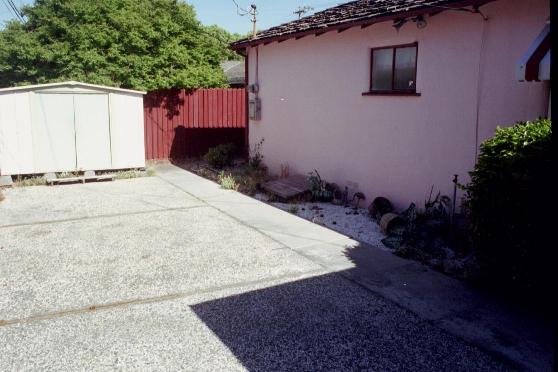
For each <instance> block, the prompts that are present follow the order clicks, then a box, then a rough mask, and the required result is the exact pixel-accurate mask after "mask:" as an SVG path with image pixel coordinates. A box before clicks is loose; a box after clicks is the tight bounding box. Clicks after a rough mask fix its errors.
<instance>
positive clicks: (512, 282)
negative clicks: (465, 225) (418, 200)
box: [465, 119, 556, 290]
mask: <svg viewBox="0 0 558 372" xmlns="http://www.w3.org/2000/svg"><path fill="white" fill-rule="evenodd" d="M551 135H552V128H551V122H550V121H549V120H546V119H541V120H538V121H533V122H520V123H517V124H516V125H515V126H513V127H510V128H504V129H502V128H498V129H497V130H496V134H495V135H494V137H493V138H491V139H488V140H486V141H485V142H484V143H483V144H482V145H481V148H480V155H479V157H478V160H477V164H476V166H475V169H474V171H473V172H471V173H470V175H471V182H470V184H469V185H468V186H467V187H466V191H467V193H466V203H465V207H466V209H467V211H468V214H469V218H470V223H471V239H472V242H471V243H472V247H473V249H474V252H475V254H476V256H477V259H478V262H479V264H480V268H481V278H484V279H488V280H489V284H493V285H498V286H502V285H505V286H507V287H511V288H517V289H528V290H530V289H534V288H539V289H540V288H542V287H544V286H545V284H547V280H546V279H547V278H549V277H550V270H551V266H552V265H551V263H552V259H551V250H552V249H553V248H552V246H550V245H548V243H547V242H546V241H545V237H546V236H547V234H548V227H549V225H550V224H549V220H547V217H546V214H547V213H548V212H549V211H551V209H552V207H551V199H552V198H553V195H552V194H551V192H552V183H551V182H552V181H551V180H552V178H553V176H554V175H555V171H556V170H555V169H553V168H552V166H551V159H552V154H551Z"/></svg>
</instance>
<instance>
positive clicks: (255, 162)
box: [248, 138, 264, 169]
mask: <svg viewBox="0 0 558 372" xmlns="http://www.w3.org/2000/svg"><path fill="white" fill-rule="evenodd" d="M263 143H264V138H262V139H261V140H260V142H258V143H256V144H255V145H254V147H253V148H252V149H250V156H249V159H248V165H249V166H250V167H251V168H252V169H259V168H260V167H262V166H263V159H264V156H263V154H262V146H263Z"/></svg>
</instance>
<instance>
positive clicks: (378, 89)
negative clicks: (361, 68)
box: [368, 43, 418, 95]
mask: <svg viewBox="0 0 558 372" xmlns="http://www.w3.org/2000/svg"><path fill="white" fill-rule="evenodd" d="M417 46H418V45H417V43H413V44H406V45H397V46H390V47H382V48H373V49H372V60H371V72H370V92H368V93H370V94H413V95H415V94H416V76H417V49H418V48H417Z"/></svg>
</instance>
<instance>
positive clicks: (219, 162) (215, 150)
mask: <svg viewBox="0 0 558 372" xmlns="http://www.w3.org/2000/svg"><path fill="white" fill-rule="evenodd" d="M235 151H236V146H235V145H234V143H224V144H221V145H218V146H215V147H212V148H210V149H209V151H208V152H207V154H205V156H204V158H205V160H206V161H207V163H208V164H209V165H210V166H211V167H213V168H224V167H226V166H229V165H232V163H233V159H234V154H235Z"/></svg>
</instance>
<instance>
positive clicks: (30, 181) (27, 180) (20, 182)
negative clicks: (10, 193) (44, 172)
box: [13, 176, 47, 187]
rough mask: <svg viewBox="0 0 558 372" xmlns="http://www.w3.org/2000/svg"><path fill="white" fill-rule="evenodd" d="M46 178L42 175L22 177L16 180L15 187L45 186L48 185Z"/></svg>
mask: <svg viewBox="0 0 558 372" xmlns="http://www.w3.org/2000/svg"><path fill="white" fill-rule="evenodd" d="M46 183H47V181H46V178H44V177H42V176H32V177H20V176H18V177H17V179H16V180H15V181H14V184H13V186H14V187H29V186H44V185H46Z"/></svg>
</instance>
